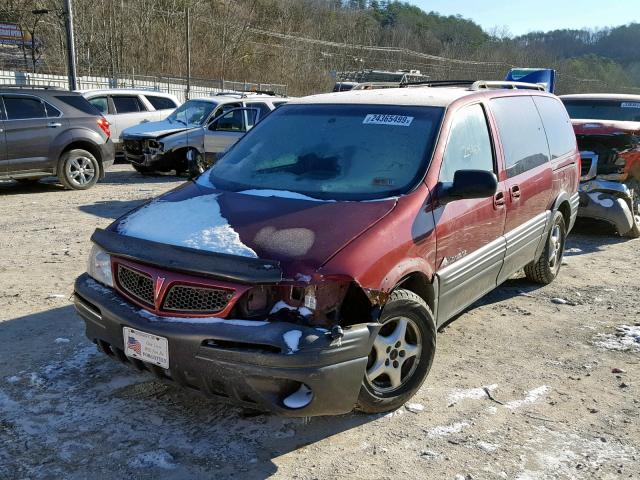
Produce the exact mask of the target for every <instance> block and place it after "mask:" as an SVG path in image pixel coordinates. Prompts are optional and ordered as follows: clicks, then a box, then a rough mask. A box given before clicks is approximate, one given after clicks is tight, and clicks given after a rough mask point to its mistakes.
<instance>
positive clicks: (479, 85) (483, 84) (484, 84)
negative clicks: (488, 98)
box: [470, 80, 546, 92]
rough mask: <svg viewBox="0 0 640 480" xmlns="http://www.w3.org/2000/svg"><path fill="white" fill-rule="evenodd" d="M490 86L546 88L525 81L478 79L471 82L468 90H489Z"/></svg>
mask: <svg viewBox="0 0 640 480" xmlns="http://www.w3.org/2000/svg"><path fill="white" fill-rule="evenodd" d="M491 88H509V89H512V90H519V89H522V90H538V91H541V92H544V91H546V88H545V86H544V85H542V84H541V83H525V82H505V81H487V80H478V81H477V82H473V84H472V85H471V87H470V90H489V89H491Z"/></svg>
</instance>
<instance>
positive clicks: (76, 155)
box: [58, 148, 100, 190]
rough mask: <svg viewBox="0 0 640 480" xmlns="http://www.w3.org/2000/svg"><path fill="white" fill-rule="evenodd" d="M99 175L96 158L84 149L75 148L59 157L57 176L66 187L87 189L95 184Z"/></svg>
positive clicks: (98, 165)
mask: <svg viewBox="0 0 640 480" xmlns="http://www.w3.org/2000/svg"><path fill="white" fill-rule="evenodd" d="M99 175H100V164H99V163H98V160H96V157H94V156H93V155H92V154H91V153H89V152H87V151H86V150H82V149H80V148H76V149H73V150H69V151H68V152H65V153H63V154H62V157H60V162H59V163H58V178H59V179H60V183H62V185H63V186H64V187H65V188H66V189H69V190H87V189H89V188H91V187H93V186H94V185H95V184H96V182H97V181H98V177H99Z"/></svg>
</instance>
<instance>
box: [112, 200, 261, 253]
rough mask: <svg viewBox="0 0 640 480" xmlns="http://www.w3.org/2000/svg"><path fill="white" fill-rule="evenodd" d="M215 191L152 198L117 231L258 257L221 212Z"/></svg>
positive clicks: (173, 243)
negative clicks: (181, 197)
mask: <svg viewBox="0 0 640 480" xmlns="http://www.w3.org/2000/svg"><path fill="white" fill-rule="evenodd" d="M217 198H218V194H209V195H200V196H198V197H192V198H188V199H186V200H181V201H176V202H169V201H166V200H162V199H159V200H154V201H153V202H151V203H149V204H147V205H145V206H144V207H142V208H141V209H139V210H137V211H135V212H133V213H132V214H130V215H129V216H128V217H126V218H125V219H124V220H122V222H121V223H120V224H119V225H118V233H120V234H122V235H128V236H130V237H135V238H141V239H145V240H152V241H155V242H161V243H167V244H170V245H177V246H182V247H189V248H195V249H198V250H206V251H210V252H217V253H227V254H231V255H238V256H242V257H252V258H257V257H258V255H256V252H254V251H253V250H252V249H251V248H249V247H247V246H246V245H245V244H244V243H242V241H241V240H240V235H238V233H237V232H236V231H235V230H234V229H233V228H232V227H231V225H229V222H227V219H226V218H224V217H223V216H222V213H221V212H220V205H219V204H218V200H217Z"/></svg>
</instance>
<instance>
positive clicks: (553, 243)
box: [549, 224, 562, 269]
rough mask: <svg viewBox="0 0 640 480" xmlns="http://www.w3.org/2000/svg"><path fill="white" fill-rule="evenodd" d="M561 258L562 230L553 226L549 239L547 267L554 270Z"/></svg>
mask: <svg viewBox="0 0 640 480" xmlns="http://www.w3.org/2000/svg"><path fill="white" fill-rule="evenodd" d="M561 258H562V229H561V228H560V225H557V224H556V225H554V226H553V229H552V230H551V236H550V237H549V267H550V268H552V269H553V268H556V266H557V265H558V264H559V263H560V261H561Z"/></svg>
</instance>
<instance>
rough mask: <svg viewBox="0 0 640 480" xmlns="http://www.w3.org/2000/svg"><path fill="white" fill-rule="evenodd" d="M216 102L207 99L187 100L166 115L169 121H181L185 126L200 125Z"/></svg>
mask: <svg viewBox="0 0 640 480" xmlns="http://www.w3.org/2000/svg"><path fill="white" fill-rule="evenodd" d="M217 105H218V104H217V103H216V102H212V101H208V100H187V101H186V102H184V103H183V104H182V105H180V106H179V107H178V108H176V109H175V110H174V111H173V112H172V113H171V114H170V115H169V116H168V117H167V120H168V121H169V122H171V123H172V122H177V123H181V124H183V125H185V126H196V125H202V124H203V123H204V122H205V121H206V120H207V119H208V118H209V115H210V114H211V112H212V111H213V109H214V108H216V106H217Z"/></svg>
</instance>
